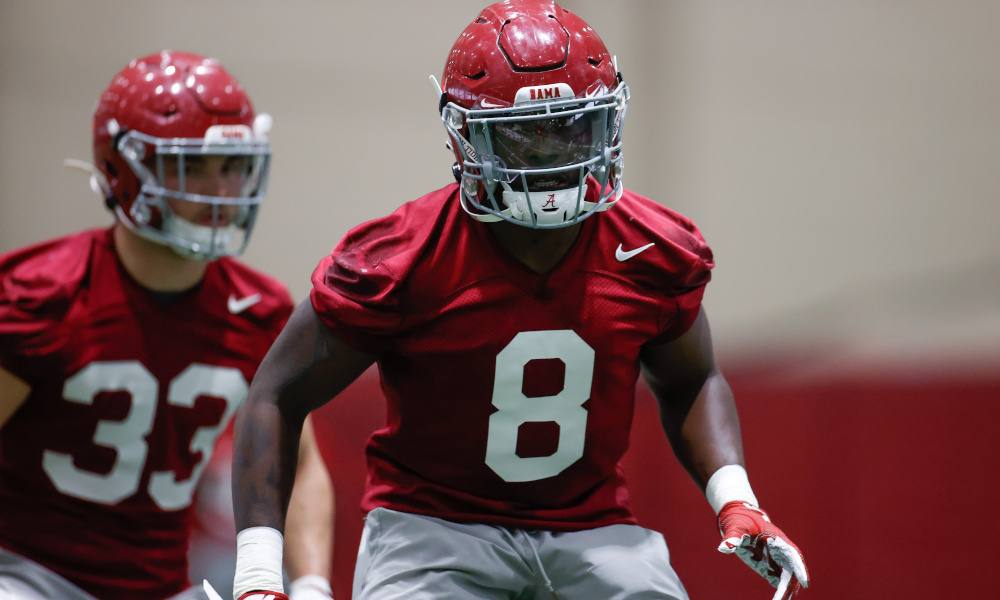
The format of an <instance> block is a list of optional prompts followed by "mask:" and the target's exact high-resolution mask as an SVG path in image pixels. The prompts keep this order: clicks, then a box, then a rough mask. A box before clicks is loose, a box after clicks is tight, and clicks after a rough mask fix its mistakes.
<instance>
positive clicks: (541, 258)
mask: <svg viewBox="0 0 1000 600" xmlns="http://www.w3.org/2000/svg"><path fill="white" fill-rule="evenodd" d="M582 227H583V223H577V224H576V225H570V226H569V227H560V228H559V229H531V228H530V227H521V226H520V225H514V224H513V223H507V222H504V221H499V222H496V223H490V227H489V230H490V233H492V234H493V237H494V238H495V239H496V240H497V242H499V243H500V245H501V246H503V248H504V249H505V250H507V252H509V253H510V254H511V256H513V257H514V258H515V259H517V260H518V261H519V262H521V263H522V264H524V265H525V266H526V267H528V268H529V269H531V270H532V271H534V272H535V273H538V274H540V275H541V274H545V273H548V272H549V271H551V270H552V269H553V268H554V267H555V266H556V265H557V264H559V261H561V260H562V259H563V257H565V256H566V255H567V254H568V253H569V251H570V249H571V248H573V244H574V242H576V238H577V236H579V235H580V229H581V228H582Z"/></svg>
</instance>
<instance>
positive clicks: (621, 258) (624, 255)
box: [615, 242, 656, 262]
mask: <svg viewBox="0 0 1000 600" xmlns="http://www.w3.org/2000/svg"><path fill="white" fill-rule="evenodd" d="M655 245H656V243H655V242H650V243H648V244H646V245H645V246H640V247H638V248H636V249H635V250H629V251H628V252H625V251H624V250H622V245H621V244H618V249H617V250H615V258H617V259H618V262H625V261H626V260H628V259H630V258H632V257H633V256H635V255H636V254H639V253H640V252H642V251H643V250H646V249H648V248H652V247H653V246H655Z"/></svg>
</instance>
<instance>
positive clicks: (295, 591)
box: [288, 575, 333, 600]
mask: <svg viewBox="0 0 1000 600" xmlns="http://www.w3.org/2000/svg"><path fill="white" fill-rule="evenodd" d="M288 598H289V600H333V590H332V589H330V582H329V581H327V579H326V578H325V577H323V576H321V575H303V576H302V577H299V578H298V579H296V580H295V581H293V582H292V583H291V585H289V586H288Z"/></svg>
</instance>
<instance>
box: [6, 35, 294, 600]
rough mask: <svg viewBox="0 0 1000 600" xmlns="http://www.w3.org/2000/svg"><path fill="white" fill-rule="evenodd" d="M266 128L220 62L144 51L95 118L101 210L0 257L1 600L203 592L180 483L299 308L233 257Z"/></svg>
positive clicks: (252, 196) (251, 207) (194, 474)
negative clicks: (106, 213) (67, 230)
mask: <svg viewBox="0 0 1000 600" xmlns="http://www.w3.org/2000/svg"><path fill="white" fill-rule="evenodd" d="M269 126H270V118H269V117H268V116H267V115H256V114H255V113H254V109H253V106H252V105H251V103H250V99H249V97H248V96H247V94H246V92H245V90H244V88H243V86H242V85H240V83H239V82H238V81H237V80H236V79H235V78H233V76H232V75H230V74H229V73H228V72H227V71H226V69H224V68H223V67H222V66H221V65H220V64H219V63H218V62H217V61H215V60H214V59H210V58H206V57H203V56H199V55H196V54H190V53H185V52H173V51H164V52H160V53H157V54H152V55H150V56H145V57H142V58H138V59H136V60H134V61H132V62H131V63H130V64H129V65H128V66H126V67H125V68H124V69H123V70H122V71H121V72H119V73H118V74H117V75H115V77H114V79H113V80H112V81H111V84H110V85H109V86H108V88H107V89H106V90H105V91H104V92H103V94H102V95H101V96H100V99H99V101H98V103H97V106H96V109H95V111H94V117H93V149H94V152H93V158H94V165H93V167H91V168H90V170H91V172H92V175H91V179H90V181H91V187H92V188H93V189H94V190H95V191H97V192H98V193H100V194H101V195H102V196H103V198H104V201H105V203H106V205H107V208H108V209H110V211H111V212H112V213H113V215H114V224H113V225H112V226H110V227H108V228H102V229H95V230H90V231H83V232H80V233H77V234H74V235H69V236H66V237H62V238H59V239H54V240H50V241H46V242H43V243H39V244H37V245H34V246H31V247H27V248H23V249H19V250H15V251H13V252H10V253H7V254H5V255H3V256H0V597H4V598H10V597H14V598H19V599H28V600H34V599H41V598H59V599H61V600H93V599H94V598H98V599H100V600H126V599H134V598H144V599H147V600H156V599H164V598H168V597H178V598H179V597H185V598H187V597H199V596H198V594H201V593H203V592H200V585H199V586H198V587H197V588H189V584H188V580H187V572H188V570H187V558H186V554H187V548H188V537H189V533H190V529H191V519H192V495H193V493H194V490H195V486H196V484H197V483H198V480H199V478H200V476H201V474H202V471H203V469H204V467H205V465H206V463H207V462H208V460H209V457H210V455H211V453H212V450H213V446H214V444H215V440H216V438H217V436H218V435H219V434H220V433H221V432H222V431H223V430H224V428H225V427H226V426H227V425H228V424H229V423H230V421H231V419H232V417H233V415H234V414H235V412H236V409H237V408H238V407H239V406H240V404H241V403H242V402H243V400H244V398H245V396H246V392H247V389H248V386H249V382H250V380H251V378H252V377H253V375H254V373H255V371H256V369H257V365H258V364H259V362H260V360H261V359H262V358H263V356H264V354H265V352H266V351H267V349H268V347H269V346H270V345H271V343H272V342H273V341H274V339H275V337H276V336H277V334H278V332H279V331H280V330H281V328H282V326H283V325H284V324H285V322H286V321H287V319H288V316H289V314H290V313H291V310H292V308H293V303H292V300H291V297H290V296H289V294H288V292H287V290H286V289H285V287H284V286H283V285H282V284H281V283H279V282H278V281H276V280H275V279H272V278H271V277H269V276H266V275H264V274H262V273H259V272H257V271H255V270H253V269H251V268H249V267H247V266H246V265H243V264H241V263H240V262H238V261H237V260H236V259H235V258H234V257H235V256H237V255H239V254H240V253H241V252H242V250H243V248H244V247H245V246H246V244H247V241H248V239H249V237H250V233H251V230H252V229H253V225H254V222H255V220H256V218H257V215H258V211H259V209H260V206H261V202H262V201H263V199H264V192H265V188H266V183H267V175H268V166H269V160H270V155H271V151H270V146H269V143H268V139H267V135H266V134H267V130H268V129H269ZM199 584H200V582H199Z"/></svg>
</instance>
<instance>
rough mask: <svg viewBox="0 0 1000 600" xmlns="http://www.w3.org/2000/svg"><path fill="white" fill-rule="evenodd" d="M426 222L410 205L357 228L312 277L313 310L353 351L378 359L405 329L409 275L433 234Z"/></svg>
mask: <svg viewBox="0 0 1000 600" xmlns="http://www.w3.org/2000/svg"><path fill="white" fill-rule="evenodd" d="M425 217H426V215H423V214H420V211H419V210H417V209H416V208H414V203H408V204H404V205H403V206H402V207H401V208H400V209H398V210H397V211H396V212H394V213H392V214H391V215H389V216H387V217H384V218H382V219H377V220H375V221H369V222H367V223H364V224H362V225H359V226H358V227H356V228H354V229H352V230H351V231H349V232H348V233H347V235H346V236H344V238H343V239H342V240H341V241H340V243H339V244H337V246H336V247H335V248H334V250H333V252H332V253H331V254H330V255H329V256H327V257H326V258H324V259H323V260H322V261H320V263H319V265H318V266H317V267H316V270H315V271H314V272H313V276H312V283H313V289H312V291H311V292H310V300H311V301H312V305H313V309H314V310H315V311H316V314H317V315H318V316H319V318H320V320H321V321H322V322H323V323H324V324H325V325H326V326H327V327H329V328H330V329H331V330H332V331H333V333H334V334H335V335H337V336H338V337H339V338H340V339H342V340H343V341H344V342H346V343H347V344H349V345H351V346H352V347H354V348H355V349H357V350H360V351H362V352H366V353H369V354H375V355H378V354H381V353H382V352H383V351H384V350H385V349H386V344H387V343H388V340H389V338H390V337H391V336H392V335H394V334H396V333H398V332H399V331H400V330H401V328H402V327H403V326H404V324H405V320H406V300H405V287H406V280H407V275H408V274H409V273H410V272H411V271H412V270H413V268H414V266H415V264H416V261H417V260H418V259H419V257H420V256H421V254H422V253H423V251H424V248H425V247H426V244H427V243H428V240H429V239H430V238H431V236H432V235H433V234H432V229H433V224H432V223H427V222H425Z"/></svg>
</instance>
